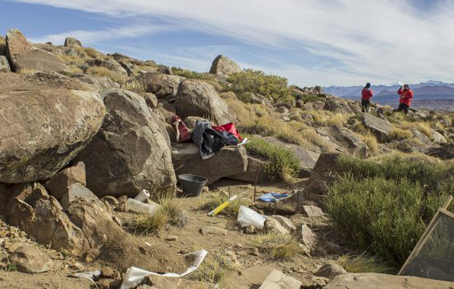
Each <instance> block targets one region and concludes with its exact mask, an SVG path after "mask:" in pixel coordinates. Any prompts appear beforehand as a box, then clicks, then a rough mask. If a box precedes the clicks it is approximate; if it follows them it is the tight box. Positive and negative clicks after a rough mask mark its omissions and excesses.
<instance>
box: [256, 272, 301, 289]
mask: <svg viewBox="0 0 454 289" xmlns="http://www.w3.org/2000/svg"><path fill="white" fill-rule="evenodd" d="M301 285H302V283H301V282H300V281H298V280H296V279H295V278H293V277H290V276H287V275H285V274H284V273H282V272H280V271H278V270H273V271H272V272H271V273H270V274H269V275H268V277H266V279H265V281H263V283H262V286H260V287H259V289H300V288H301Z"/></svg>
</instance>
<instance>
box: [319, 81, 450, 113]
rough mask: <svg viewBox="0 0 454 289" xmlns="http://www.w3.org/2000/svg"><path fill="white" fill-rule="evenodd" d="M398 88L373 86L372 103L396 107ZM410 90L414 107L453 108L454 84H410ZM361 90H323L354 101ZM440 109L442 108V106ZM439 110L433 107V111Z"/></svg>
mask: <svg viewBox="0 0 454 289" xmlns="http://www.w3.org/2000/svg"><path fill="white" fill-rule="evenodd" d="M399 87H400V85H398V84H395V85H388V86H387V85H377V86H374V85H373V86H372V90H373V91H374V97H373V99H372V101H374V102H377V103H379V104H382V105H397V104H398V102H399V96H398V95H397V90H398V89H399ZM410 88H411V89H412V90H413V93H414V103H415V106H418V107H426V106H427V108H434V107H432V105H430V104H433V103H444V104H445V105H447V104H450V105H451V106H453V108H454V83H446V82H441V81H427V82H423V83H418V84H410ZM362 89H363V87H362V86H329V87H325V88H324V90H325V91H326V92H327V93H330V94H334V95H336V96H340V97H343V98H348V99H355V100H359V99H360V98H361V90H362ZM440 108H443V106H441V107H440ZM440 108H438V107H435V108H434V109H440ZM447 109H448V108H447ZM448 110H452V109H448Z"/></svg>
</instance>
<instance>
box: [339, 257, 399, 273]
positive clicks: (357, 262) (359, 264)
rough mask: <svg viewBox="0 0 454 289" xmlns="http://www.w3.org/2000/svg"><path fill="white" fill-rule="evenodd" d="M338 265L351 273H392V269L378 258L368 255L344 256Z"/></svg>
mask: <svg viewBox="0 0 454 289" xmlns="http://www.w3.org/2000/svg"><path fill="white" fill-rule="evenodd" d="M336 263H337V264H338V265H339V266H342V267H343V268H344V269H345V270H347V272H349V273H390V271H391V270H392V268H391V267H388V266H386V265H385V264H383V262H382V261H380V260H379V259H378V258H377V257H373V256H369V255H366V254H365V253H363V254H361V255H357V256H352V255H342V256H340V257H339V259H337V261H336Z"/></svg>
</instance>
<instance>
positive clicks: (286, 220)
mask: <svg viewBox="0 0 454 289" xmlns="http://www.w3.org/2000/svg"><path fill="white" fill-rule="evenodd" d="M272 217H273V218H274V219H275V220H276V221H278V222H279V224H281V226H282V227H284V228H285V229H287V230H288V231H289V232H294V231H295V230H296V227H295V225H294V224H293V222H292V221H291V220H290V219H289V218H286V217H284V216H280V215H273V216H272Z"/></svg>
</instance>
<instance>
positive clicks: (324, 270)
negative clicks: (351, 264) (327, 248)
mask: <svg viewBox="0 0 454 289" xmlns="http://www.w3.org/2000/svg"><path fill="white" fill-rule="evenodd" d="M345 273H347V271H346V270H345V269H344V268H342V267H341V266H339V265H337V264H325V265H323V266H322V267H320V268H319V269H318V270H317V272H315V273H314V275H315V276H319V277H325V278H328V279H333V278H334V277H336V276H337V275H341V274H345Z"/></svg>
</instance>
